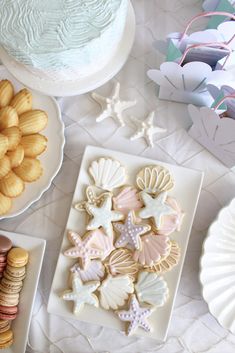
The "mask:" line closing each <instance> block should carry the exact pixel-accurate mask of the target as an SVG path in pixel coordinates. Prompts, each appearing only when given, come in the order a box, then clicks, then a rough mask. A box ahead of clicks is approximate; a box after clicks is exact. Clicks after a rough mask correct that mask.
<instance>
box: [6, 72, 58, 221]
mask: <svg viewBox="0 0 235 353" xmlns="http://www.w3.org/2000/svg"><path fill="white" fill-rule="evenodd" d="M2 79H9V80H10V81H11V82H12V83H13V85H14V88H15V90H16V91H19V90H20V89H22V88H23V87H25V86H23V85H22V84H21V83H19V82H18V81H17V80H16V79H15V78H14V77H13V76H12V75H11V74H10V73H9V72H8V71H7V70H6V69H5V68H4V66H0V80H2ZM30 91H31V92H32V94H33V108H34V109H36V108H38V109H42V110H45V111H46V112H47V114H48V117H49V118H48V125H47V127H46V128H45V129H44V130H43V131H42V134H43V135H45V136H46V137H47V139H48V144H47V149H46V151H45V152H44V153H43V154H42V155H41V156H40V157H39V159H40V161H41V163H42V166H43V175H42V176H41V178H40V179H38V180H37V181H36V182H34V183H26V184H25V190H24V192H23V193H22V195H20V196H19V197H17V198H15V199H14V200H13V206H12V209H11V210H10V212H8V213H7V214H6V215H4V216H0V220H1V219H3V218H11V217H15V216H18V215H19V214H21V213H22V212H24V211H25V210H26V209H27V208H28V207H29V206H31V205H32V203H34V202H35V201H38V200H39V199H40V197H41V196H42V194H43V193H44V192H45V191H46V190H47V189H48V188H49V187H50V185H51V182H52V180H53V179H54V177H55V176H56V174H57V173H58V171H59V169H60V167H61V164H62V161H63V148H64V142H65V139H64V124H63V122H62V119H61V113H60V108H59V106H58V104H57V102H56V100H55V99H54V98H52V97H47V96H44V95H42V94H39V93H37V92H34V91H33V90H30Z"/></svg>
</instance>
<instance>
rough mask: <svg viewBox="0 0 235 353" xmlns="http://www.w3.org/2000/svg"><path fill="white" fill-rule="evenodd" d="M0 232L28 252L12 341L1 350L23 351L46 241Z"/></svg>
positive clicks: (13, 323) (6, 351)
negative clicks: (10, 344) (7, 346)
mask: <svg viewBox="0 0 235 353" xmlns="http://www.w3.org/2000/svg"><path fill="white" fill-rule="evenodd" d="M0 234H1V235H5V236H6V237H8V238H9V239H11V241H12V243H13V246H17V247H22V248H24V249H25V250H27V251H28V252H29V262H28V264H27V267H26V278H25V279H24V285H23V288H22V291H21V292H20V302H19V313H18V315H17V318H16V319H15V320H14V321H13V322H12V325H11V329H12V331H13V335H14V342H13V344H12V346H11V347H9V348H7V349H4V350H3V352H4V353H24V352H25V350H26V345H27V341H28V332H29V326H30V321H31V316H32V312H33V305H34V300H35V296H36V292H37V286H38V281H39V277H40V272H41V267H42V262H43V256H44V251H45V246H46V241H45V240H44V239H39V238H33V237H30V236H27V235H22V234H16V233H11V232H5V231H3V230H0ZM0 351H1V350H0Z"/></svg>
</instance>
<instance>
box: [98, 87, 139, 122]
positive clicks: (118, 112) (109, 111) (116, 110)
mask: <svg viewBox="0 0 235 353" xmlns="http://www.w3.org/2000/svg"><path fill="white" fill-rule="evenodd" d="M119 93H120V83H119V82H117V83H116V85H115V87H114V91H113V94H112V96H111V97H103V96H101V95H100V94H97V93H95V92H93V93H92V94H91V96H92V98H93V99H94V100H95V101H96V102H97V103H99V104H100V105H101V107H102V113H101V114H100V115H99V116H98V117H97V118H96V122H97V123H99V122H100V121H103V120H105V119H107V118H109V117H111V118H113V119H114V120H115V121H117V122H118V123H119V124H120V125H121V126H125V123H124V119H123V114H122V113H123V111H124V110H126V109H128V108H130V107H133V106H134V105H135V104H136V101H122V100H121V99H120V95H119Z"/></svg>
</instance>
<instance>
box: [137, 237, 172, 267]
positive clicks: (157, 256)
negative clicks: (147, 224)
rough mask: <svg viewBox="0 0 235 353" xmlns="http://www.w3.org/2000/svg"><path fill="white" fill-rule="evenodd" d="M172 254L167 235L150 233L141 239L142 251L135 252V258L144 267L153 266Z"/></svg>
mask: <svg viewBox="0 0 235 353" xmlns="http://www.w3.org/2000/svg"><path fill="white" fill-rule="evenodd" d="M169 252H170V239H169V238H168V237H167V236H165V235H156V234H154V233H149V234H146V235H143V236H142V238H141V249H140V250H136V251H135V252H134V255H133V258H134V260H135V261H138V262H139V263H140V264H141V265H143V266H152V265H154V264H155V263H156V262H158V261H160V260H161V258H162V257H164V258H165V256H167V255H168V254H169Z"/></svg>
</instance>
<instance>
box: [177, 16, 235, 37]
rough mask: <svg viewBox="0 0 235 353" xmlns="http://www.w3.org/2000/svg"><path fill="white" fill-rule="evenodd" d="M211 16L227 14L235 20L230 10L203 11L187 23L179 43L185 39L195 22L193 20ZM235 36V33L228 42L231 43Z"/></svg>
mask: <svg viewBox="0 0 235 353" xmlns="http://www.w3.org/2000/svg"><path fill="white" fill-rule="evenodd" d="M210 16H226V17H230V18H231V19H232V20H235V16H234V15H233V14H231V13H229V12H223V11H222V12H221V11H211V12H203V13H201V14H199V15H197V16H194V17H193V18H192V19H191V20H190V21H189V22H188V24H187V25H186V27H185V30H184V32H183V33H182V36H181V38H180V41H179V43H181V41H182V40H183V38H184V36H185V35H186V34H187V32H188V30H189V28H190V26H191V25H192V24H193V22H195V21H196V20H198V19H199V18H203V17H210ZM234 37H235V34H234V35H233V36H232V38H231V39H230V40H229V41H228V42H227V43H226V44H229V43H230V42H231V41H232V40H233V39H234Z"/></svg>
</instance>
